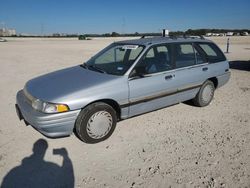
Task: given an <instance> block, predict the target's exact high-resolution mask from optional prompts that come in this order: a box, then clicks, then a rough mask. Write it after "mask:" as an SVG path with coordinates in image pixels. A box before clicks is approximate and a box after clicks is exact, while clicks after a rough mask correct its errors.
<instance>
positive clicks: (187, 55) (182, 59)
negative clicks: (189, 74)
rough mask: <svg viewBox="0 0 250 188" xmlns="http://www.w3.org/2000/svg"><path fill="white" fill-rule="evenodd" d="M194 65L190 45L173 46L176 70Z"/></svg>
mask: <svg viewBox="0 0 250 188" xmlns="http://www.w3.org/2000/svg"><path fill="white" fill-rule="evenodd" d="M192 65H195V54H194V49H193V45H192V44H175V66H176V68H182V67H188V66H192Z"/></svg>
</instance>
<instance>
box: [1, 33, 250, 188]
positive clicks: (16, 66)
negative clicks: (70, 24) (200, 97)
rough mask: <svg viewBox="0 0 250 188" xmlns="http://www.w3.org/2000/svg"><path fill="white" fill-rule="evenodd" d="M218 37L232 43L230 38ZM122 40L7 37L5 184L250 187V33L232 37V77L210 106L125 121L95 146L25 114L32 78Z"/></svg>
mask: <svg viewBox="0 0 250 188" xmlns="http://www.w3.org/2000/svg"><path fill="white" fill-rule="evenodd" d="M211 39H212V40H214V41H215V42H216V43H217V44H218V45H219V46H220V47H221V48H222V49H223V50H225V49H226V48H225V42H226V38H225V37H218V38H211ZM115 40H120V39H117V38H111V39H105V38H101V39H93V40H89V41H78V40H76V39H28V38H26V39H9V42H6V43H0V75H1V79H0V88H1V92H0V101H1V103H0V104H1V110H0V122H1V123H0V184H2V186H3V187H4V186H5V185H11V183H13V184H14V187H22V186H27V187H232V188H235V187H250V72H249V71H250V68H249V67H250V66H249V65H250V61H249V60H250V53H249V52H250V37H232V38H231V39H230V42H231V46H230V53H229V54H226V55H227V57H228V59H229V60H231V61H234V62H232V63H231V67H232V68H233V69H231V73H232V76H231V79H230V81H229V83H228V84H227V85H225V86H224V87H222V88H220V89H218V90H217V91H216V93H215V98H214V100H213V101H212V103H211V104H210V105H209V106H207V107H204V108H198V107H194V106H192V105H189V104H185V103H181V104H179V105H175V106H172V107H169V108H165V109H162V110H158V111H154V112H151V113H147V114H144V115H142V116H138V117H134V118H131V119H128V120H124V121H122V122H119V123H118V125H117V127H116V130H115V132H114V134H113V135H112V136H111V137H110V138H109V139H108V140H106V141H104V142H101V143H98V144H93V145H90V144H85V143H83V142H81V141H80V140H78V139H77V137H76V136H74V135H72V136H70V137H66V138H60V139H49V138H46V137H44V136H43V135H41V134H40V133H38V132H37V131H35V130H34V129H33V128H32V127H31V126H27V127H26V126H25V125H24V123H23V122H20V121H19V120H18V118H17V116H16V113H15V109H14V104H15V95H16V92H17V91H18V90H19V89H21V88H22V87H23V86H24V84H25V82H26V81H27V80H29V79H31V78H32V77H35V76H37V75H41V74H44V73H47V72H51V71H54V70H57V69H61V68H64V67H69V66H73V65H76V64H80V63H82V62H83V61H85V60H87V59H88V58H89V57H91V56H92V55H94V54H95V53H96V52H97V51H98V50H100V49H102V48H103V47H104V46H106V45H107V44H109V43H111V42H113V41H115ZM58 148H63V149H61V150H56V151H55V149H58Z"/></svg>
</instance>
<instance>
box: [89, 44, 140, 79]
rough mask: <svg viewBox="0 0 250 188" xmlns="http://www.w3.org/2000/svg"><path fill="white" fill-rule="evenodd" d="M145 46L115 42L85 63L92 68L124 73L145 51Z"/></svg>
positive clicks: (109, 72)
mask: <svg viewBox="0 0 250 188" xmlns="http://www.w3.org/2000/svg"><path fill="white" fill-rule="evenodd" d="M143 49H144V46H141V45H130V44H126V45H125V44H119V43H114V44H111V45H110V46H108V47H107V48H106V49H104V50H103V51H101V52H100V53H99V54H97V55H96V56H94V57H93V58H91V59H90V60H89V61H87V62H86V63H85V65H86V67H87V68H88V69H90V70H94V71H98V72H103V73H107V74H112V75H123V74H125V72H126V71H127V70H128V69H129V68H130V66H131V65H132V64H133V63H134V62H135V60H136V59H137V57H138V56H139V55H140V54H141V52H142V51H143Z"/></svg>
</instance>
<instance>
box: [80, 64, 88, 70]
mask: <svg viewBox="0 0 250 188" xmlns="http://www.w3.org/2000/svg"><path fill="white" fill-rule="evenodd" d="M80 67H82V68H85V69H89V68H88V65H87V64H86V63H83V64H81V65H80Z"/></svg>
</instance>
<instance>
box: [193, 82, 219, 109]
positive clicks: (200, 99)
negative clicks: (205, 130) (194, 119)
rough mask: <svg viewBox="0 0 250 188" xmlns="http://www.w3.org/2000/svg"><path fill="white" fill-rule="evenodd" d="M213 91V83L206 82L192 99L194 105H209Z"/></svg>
mask: <svg viewBox="0 0 250 188" xmlns="http://www.w3.org/2000/svg"><path fill="white" fill-rule="evenodd" d="M214 91H215V87H214V83H213V82H212V81H210V80H207V81H206V82H204V83H203V85H202V86H201V88H200V90H199V92H198V93H197V95H196V97H195V98H194V99H193V102H194V104H195V105H196V106H199V107H203V106H207V105H209V104H210V102H211V101H212V99H213V97H214Z"/></svg>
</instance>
